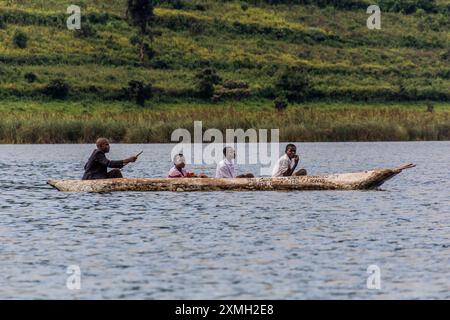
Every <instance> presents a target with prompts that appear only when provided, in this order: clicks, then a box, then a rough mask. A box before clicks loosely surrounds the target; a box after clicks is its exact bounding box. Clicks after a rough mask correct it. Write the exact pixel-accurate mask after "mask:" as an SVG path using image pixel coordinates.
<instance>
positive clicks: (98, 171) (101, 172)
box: [83, 138, 139, 180]
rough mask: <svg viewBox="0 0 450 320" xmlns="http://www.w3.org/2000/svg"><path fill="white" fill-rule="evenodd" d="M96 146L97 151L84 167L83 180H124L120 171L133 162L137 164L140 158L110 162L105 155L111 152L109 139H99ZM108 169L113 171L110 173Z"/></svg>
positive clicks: (132, 157)
mask: <svg viewBox="0 0 450 320" xmlns="http://www.w3.org/2000/svg"><path fill="white" fill-rule="evenodd" d="M96 145H97V149H95V150H94V151H93V152H92V154H91V156H90V158H89V160H88V161H87V162H86V164H85V166H84V175H83V180H95V179H114V178H123V176H122V172H121V171H120V169H122V168H123V167H124V166H126V165H127V164H129V163H131V162H136V160H137V158H138V156H139V155H136V156H131V157H129V158H127V159H125V160H108V159H107V158H106V155H105V154H106V153H108V152H109V150H110V145H109V141H108V139H106V138H99V139H97V142H96ZM108 168H113V170H111V171H109V172H108Z"/></svg>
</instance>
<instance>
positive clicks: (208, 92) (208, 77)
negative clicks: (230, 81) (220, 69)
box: [196, 68, 222, 98]
mask: <svg viewBox="0 0 450 320" xmlns="http://www.w3.org/2000/svg"><path fill="white" fill-rule="evenodd" d="M196 79H197V90H198V94H199V96H200V97H202V98H212V96H213V95H214V86H215V85H216V84H219V83H220V81H222V79H221V78H220V77H219V76H218V75H217V73H216V70H214V69H211V68H206V69H203V70H202V71H200V72H199V73H197V75H196Z"/></svg>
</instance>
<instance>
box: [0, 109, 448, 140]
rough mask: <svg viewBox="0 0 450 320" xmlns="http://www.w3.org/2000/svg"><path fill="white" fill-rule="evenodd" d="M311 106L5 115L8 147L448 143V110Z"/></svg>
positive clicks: (1, 135)
mask: <svg viewBox="0 0 450 320" xmlns="http://www.w3.org/2000/svg"><path fill="white" fill-rule="evenodd" d="M425 109H426V108H425V105H424V104H422V103H415V104H410V103H408V104H348V103H305V104H296V105H293V106H291V108H289V109H288V110H286V111H283V112H274V111H273V108H272V105H271V101H263V100H261V101H250V102H237V103H233V104H228V103H219V104H210V103H205V102H201V101H190V103H189V106H186V105H185V104H184V103H180V102H171V103H170V102H169V103H161V104H159V105H157V106H155V107H154V108H152V109H141V108H139V107H136V106H134V105H133V104H131V103H125V104H124V103H118V102H112V103H96V104H95V107H93V106H92V105H91V104H89V103H86V102H70V103H67V102H52V103H46V102H36V101H26V100H20V101H6V102H5V103H3V104H2V106H1V109H0V112H2V114H5V115H6V116H5V117H2V119H0V142H1V143H83V142H84V143H90V142H92V141H93V140H95V139H96V137H98V136H106V137H108V138H110V139H111V140H113V141H122V142H130V143H152V142H171V141H170V137H171V133H172V131H173V130H175V129H177V128H186V129H188V130H191V131H192V128H193V124H194V121H200V120H201V121H203V128H204V129H205V130H206V129H208V128H217V129H219V130H222V131H223V132H225V130H226V129H230V128H234V129H238V128H242V129H244V130H247V129H249V128H255V129H280V139H281V140H282V141H380V140H448V139H450V122H449V120H450V113H449V112H448V109H449V105H448V104H439V105H436V107H435V112H433V113H429V112H425Z"/></svg>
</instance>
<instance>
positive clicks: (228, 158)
mask: <svg viewBox="0 0 450 320" xmlns="http://www.w3.org/2000/svg"><path fill="white" fill-rule="evenodd" d="M223 155H224V156H225V159H223V160H222V161H220V162H219V163H218V164H217V168H216V178H254V177H255V176H254V175H253V174H251V173H247V174H241V175H238V176H236V170H235V167H234V159H235V158H236V153H235V152H234V149H233V148H232V147H225V148H223Z"/></svg>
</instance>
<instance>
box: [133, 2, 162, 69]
mask: <svg viewBox="0 0 450 320" xmlns="http://www.w3.org/2000/svg"><path fill="white" fill-rule="evenodd" d="M154 6H155V4H154V0H128V5H127V12H126V15H127V20H128V21H129V24H130V25H132V26H134V27H137V28H138V39H139V41H138V42H137V44H138V45H139V61H140V62H141V63H142V62H144V59H145V56H146V51H148V50H149V48H150V46H149V45H148V44H147V43H146V42H145V36H150V41H153V34H152V33H151V32H150V33H149V32H148V30H147V29H148V25H149V24H150V22H151V21H152V20H153V19H154V17H155V15H154V13H153V9H154Z"/></svg>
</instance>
